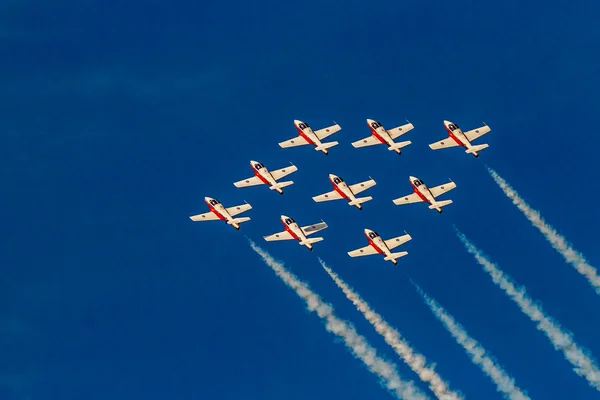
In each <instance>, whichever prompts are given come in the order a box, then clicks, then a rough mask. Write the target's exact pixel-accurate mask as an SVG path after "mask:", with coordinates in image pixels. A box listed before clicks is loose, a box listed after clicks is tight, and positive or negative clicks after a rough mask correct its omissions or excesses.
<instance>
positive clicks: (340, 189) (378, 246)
mask: <svg viewBox="0 0 600 400" xmlns="http://www.w3.org/2000/svg"><path fill="white" fill-rule="evenodd" d="M294 126H295V128H296V130H297V131H298V135H297V136H296V137H294V138H292V139H288V140H285V141H283V142H280V143H279V146H280V147H282V148H288V147H295V146H304V145H312V146H314V149H315V150H316V151H320V152H322V153H324V154H325V155H327V154H329V149H330V148H332V147H334V146H337V145H338V144H339V142H325V143H324V142H322V141H323V140H324V139H326V138H327V137H329V136H331V135H333V134H334V133H336V132H339V131H340V130H341V129H342V128H341V126H340V125H339V124H337V123H335V122H334V125H331V126H328V127H325V128H322V129H318V130H316V131H313V129H312V128H311V127H310V126H309V125H308V124H307V123H305V122H302V121H300V120H294ZM367 126H368V127H369V129H370V130H371V135H370V136H368V137H366V138H364V139H360V140H357V141H355V142H353V143H352V146H353V147H355V148H359V147H366V146H374V145H378V144H383V145H386V146H387V148H388V150H389V151H394V152H396V153H397V154H398V155H400V154H401V153H402V150H401V149H402V148H404V147H406V146H408V145H410V144H411V143H412V142H411V141H410V140H408V141H403V142H395V141H394V139H397V138H398V137H400V136H402V135H404V134H406V133H408V132H409V131H411V130H413V129H414V125H413V124H411V123H410V122H408V121H407V123H406V124H404V125H400V126H397V127H395V128H392V129H385V128H384V127H383V125H381V123H379V122H378V121H376V120H373V119H367ZM444 128H445V129H446V132H447V134H448V137H447V138H444V139H442V140H439V141H437V142H435V143H431V144H430V145H429V147H430V148H431V149H432V150H439V149H445V148H450V147H456V146H460V147H463V148H464V149H465V153H467V154H472V155H473V156H474V157H475V158H477V157H479V152H480V151H481V150H483V149H486V148H487V147H489V145H488V144H479V145H474V144H473V143H472V142H473V141H474V140H475V139H478V138H479V137H481V136H483V135H485V134H486V133H488V132H490V127H489V126H488V125H486V124H484V125H483V126H481V127H479V128H476V129H472V130H469V131H466V132H463V131H462V129H461V128H460V127H459V126H458V125H457V124H455V123H453V122H450V121H447V120H445V121H444ZM250 168H251V169H252V171H253V176H252V177H249V178H246V179H242V180H239V181H237V182H234V183H233V184H234V186H235V187H237V188H244V187H249V186H256V185H267V186H268V188H269V189H270V190H274V191H277V192H278V193H279V194H283V188H284V187H287V186H290V185H292V184H294V182H293V181H291V180H290V181H280V182H279V180H280V179H282V178H284V177H286V176H288V175H289V174H292V173H294V172H296V171H298V168H297V167H296V166H295V165H293V164H291V165H290V166H288V167H283V168H280V169H277V170H272V171H270V170H269V169H268V168H267V167H266V166H265V165H264V164H262V163H260V162H258V161H250ZM329 180H330V182H331V184H332V186H333V190H332V191H329V192H326V193H323V194H320V195H317V196H314V197H313V198H312V199H313V200H314V201H315V202H323V201H331V200H345V201H347V203H348V205H350V206H353V207H357V208H358V209H359V210H362V205H363V203H366V202H367V201H369V200H372V199H373V198H372V197H371V196H366V197H357V195H358V194H360V193H362V192H363V191H365V190H367V189H369V188H371V187H373V186H375V185H376V182H375V180H374V179H372V178H370V177H369V180H367V181H364V182H358V183H355V184H347V183H346V182H345V181H344V180H343V179H342V178H341V177H339V176H336V175H333V174H330V175H329ZM408 181H409V182H410V185H411V187H412V190H413V191H412V193H409V194H406V195H404V196H401V197H398V198H396V199H394V200H392V201H393V203H394V204H395V205H398V206H399V205H404V204H410V203H419V202H424V203H427V204H428V205H429V209H431V210H436V211H437V212H438V213H440V214H441V213H442V207H445V206H447V205H449V204H452V200H440V201H438V200H437V198H438V197H439V196H441V195H443V194H444V193H446V192H448V191H450V190H452V189H454V188H456V184H455V183H454V182H452V181H451V180H450V181H449V182H447V183H443V184H441V185H438V186H432V187H428V186H427V185H426V184H425V183H424V182H423V181H422V180H421V179H419V178H417V177H414V176H410V177H409V178H408ZM204 201H205V202H206V205H207V206H208V208H209V210H210V211H208V212H206V213H204V214H198V215H193V216H191V217H190V219H191V220H192V221H194V222H200V221H214V220H222V221H225V222H226V223H227V224H228V225H231V226H233V227H234V228H235V229H237V230H239V229H240V224H242V223H243V222H247V221H250V218H249V217H241V218H235V217H236V216H237V215H238V214H241V213H243V212H245V211H248V210H250V209H252V206H251V205H250V204H248V203H245V204H242V205H238V206H232V207H225V206H224V205H223V204H221V202H219V201H218V200H217V199H214V198H211V197H205V198H204ZM281 222H282V224H283V227H284V230H283V231H281V232H277V233H273V234H271V235H267V236H264V239H265V240H266V241H278V240H297V241H298V243H299V244H300V245H302V246H306V247H307V248H308V249H309V250H312V249H313V244H314V243H317V242H320V241H322V240H323V238H322V237H314V238H308V236H310V235H312V234H314V233H317V232H319V231H321V230H323V229H325V228H327V224H326V223H325V222H324V221H321V222H318V223H315V224H310V225H305V226H300V225H298V223H297V222H296V221H295V220H294V219H293V218H290V217H288V216H286V215H282V216H281ZM364 234H365V236H366V238H367V241H368V245H367V246H365V247H361V248H358V249H355V250H352V251H349V252H348V255H349V256H350V257H362V256H368V255H375V254H381V255H383V256H384V260H385V261H391V262H392V263H394V265H397V264H398V261H397V260H398V259H399V258H401V257H404V256H406V255H407V254H408V252H406V251H401V252H397V253H392V250H393V249H394V248H396V247H398V246H400V245H402V244H404V243H406V242H408V241H409V240H411V239H412V237H411V236H410V235H409V234H408V233H406V232H404V235H401V236H398V237H394V238H390V239H387V240H384V239H382V238H381V237H380V236H379V234H378V233H377V232H375V231H373V230H370V229H365V230H364Z"/></svg>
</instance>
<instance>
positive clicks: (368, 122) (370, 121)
mask: <svg viewBox="0 0 600 400" xmlns="http://www.w3.org/2000/svg"><path fill="white" fill-rule="evenodd" d="M373 122H375V120H372V119H369V118H367V124H369V125H371V124H372V123H373Z"/></svg>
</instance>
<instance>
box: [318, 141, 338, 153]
mask: <svg viewBox="0 0 600 400" xmlns="http://www.w3.org/2000/svg"><path fill="white" fill-rule="evenodd" d="M338 144H339V143H338V142H329V143H322V144H321V145H320V146H317V147H315V150H317V151H327V149H328V148H330V147H333V146H337V145H338Z"/></svg>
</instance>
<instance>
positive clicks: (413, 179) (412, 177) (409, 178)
mask: <svg viewBox="0 0 600 400" xmlns="http://www.w3.org/2000/svg"><path fill="white" fill-rule="evenodd" d="M408 180H409V181H411V182H412V181H416V180H417V178H415V177H414V176H409V177H408Z"/></svg>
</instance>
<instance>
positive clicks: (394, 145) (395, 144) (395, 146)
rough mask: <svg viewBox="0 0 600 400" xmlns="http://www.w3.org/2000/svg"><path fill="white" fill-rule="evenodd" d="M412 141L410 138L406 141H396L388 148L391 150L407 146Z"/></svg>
mask: <svg viewBox="0 0 600 400" xmlns="http://www.w3.org/2000/svg"><path fill="white" fill-rule="evenodd" d="M411 143H412V142H411V141H410V140H407V141H406V142H398V143H394V144H393V145H391V146H390V147H388V150H390V151H396V150H400V149H401V148H403V147H406V146H408V145H409V144H411Z"/></svg>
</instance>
